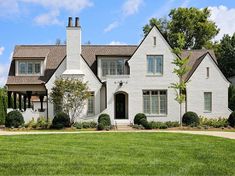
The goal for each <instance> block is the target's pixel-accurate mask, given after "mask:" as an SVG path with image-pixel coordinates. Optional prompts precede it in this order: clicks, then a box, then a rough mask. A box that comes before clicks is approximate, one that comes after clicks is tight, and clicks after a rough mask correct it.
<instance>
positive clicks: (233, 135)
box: [0, 130, 235, 139]
mask: <svg viewBox="0 0 235 176" xmlns="http://www.w3.org/2000/svg"><path fill="white" fill-rule="evenodd" d="M106 132H114V133H115V132H128V131H74V132H65V131H61V132H57V131H51V132H50V131H45V132H43V131H42V132H40V131H30V132H28V131H19V132H18V131H1V130H0V135H2V136H3V135H4V136H8V135H30V134H79V133H106ZM129 132H150V133H157V132H158V133H159V132H160V133H186V134H198V135H208V136H217V137H223V138H229V139H235V132H222V131H186V130H185V131H183V130H181V131H180V130H175V131H173V130H133V131H129Z"/></svg>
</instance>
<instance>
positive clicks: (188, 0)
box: [180, 0, 190, 7]
mask: <svg viewBox="0 0 235 176" xmlns="http://www.w3.org/2000/svg"><path fill="white" fill-rule="evenodd" d="M189 3H190V0H184V1H183V3H182V4H181V5H180V7H188V5H189Z"/></svg>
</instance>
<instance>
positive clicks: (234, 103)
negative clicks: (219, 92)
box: [228, 85, 235, 111]
mask: <svg viewBox="0 0 235 176" xmlns="http://www.w3.org/2000/svg"><path fill="white" fill-rule="evenodd" d="M228 107H229V108H230V109H231V110H232V111H234V110H235V87H234V86H233V85H230V86H229V89H228Z"/></svg>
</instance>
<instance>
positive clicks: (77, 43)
mask: <svg viewBox="0 0 235 176" xmlns="http://www.w3.org/2000/svg"><path fill="white" fill-rule="evenodd" d="M66 37H67V39H66V52H67V57H66V71H65V72H64V74H67V75H68V74H72V75H76V74H82V72H81V70H80V64H81V63H80V62H81V26H80V24H79V18H78V17H76V18H75V25H74V26H73V19H72V17H69V18H68V26H67V27H66Z"/></svg>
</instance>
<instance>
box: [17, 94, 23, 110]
mask: <svg viewBox="0 0 235 176" xmlns="http://www.w3.org/2000/svg"><path fill="white" fill-rule="evenodd" d="M18 95H19V99H18V100H19V109H20V110H22V108H21V101H22V95H21V94H18Z"/></svg>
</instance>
